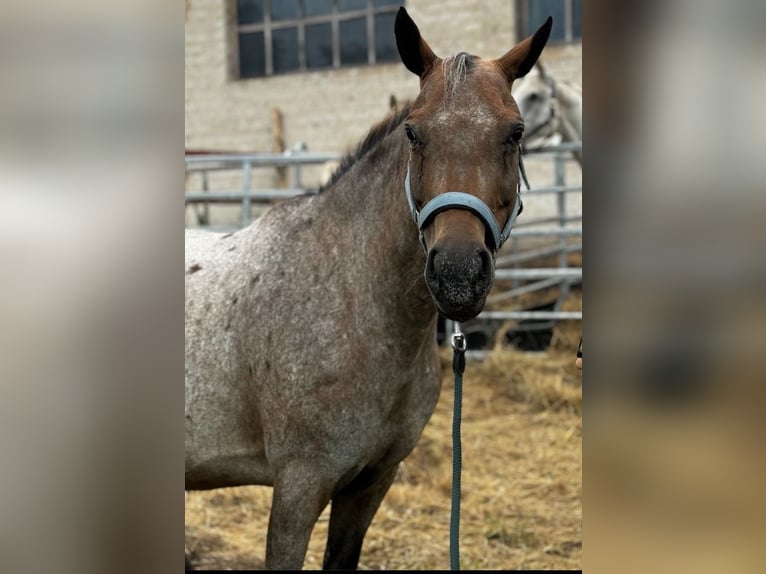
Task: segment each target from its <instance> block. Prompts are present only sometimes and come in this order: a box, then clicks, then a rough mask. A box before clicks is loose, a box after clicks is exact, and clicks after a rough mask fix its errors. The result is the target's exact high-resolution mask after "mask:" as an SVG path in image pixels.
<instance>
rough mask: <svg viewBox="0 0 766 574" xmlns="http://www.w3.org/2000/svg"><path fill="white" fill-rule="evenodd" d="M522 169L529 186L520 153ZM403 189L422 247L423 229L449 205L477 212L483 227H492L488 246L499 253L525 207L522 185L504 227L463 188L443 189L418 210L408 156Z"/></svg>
mask: <svg viewBox="0 0 766 574" xmlns="http://www.w3.org/2000/svg"><path fill="white" fill-rule="evenodd" d="M519 170H520V172H521V177H522V179H523V180H524V183H525V184H526V186H527V189H529V182H528V181H527V174H526V170H525V169H524V163H523V161H522V160H521V156H520V155H519ZM404 191H405V193H406V194H407V203H409V206H410V212H411V213H412V218H413V219H414V220H415V223H416V224H417V226H418V230H419V231H420V243H421V244H422V245H423V249H426V242H425V238H424V237H423V230H424V229H425V228H426V227H428V225H429V224H430V223H431V222H432V221H433V219H434V218H435V217H436V215H437V214H438V213H441V212H442V211H446V210H448V209H465V210H467V211H470V212H472V213H473V214H475V215H476V216H477V217H478V218H479V219H481V221H482V222H483V223H484V227H485V228H486V229H487V231H489V236H490V240H491V242H492V245H490V246H489V247H490V249H492V252H493V253H496V252H497V251H498V249H500V247H502V245H503V243H505V242H506V240H507V239H508V236H509V235H510V234H511V228H512V227H513V224H514V223H515V222H516V218H517V217H518V215H519V213H520V212H521V209H522V203H521V186H519V187H518V188H517V190H516V202H515V203H514V204H513V210H512V211H511V214H510V216H509V217H508V220H507V221H506V222H505V225H504V226H503V229H502V230H501V229H500V226H499V225H498V224H497V220H496V219H495V215H494V214H493V213H492V210H491V209H490V208H489V206H487V204H486V203H484V202H483V201H482V200H481V199H479V198H478V197H476V196H475V195H471V194H470V193H464V192H462V191H448V192H446V193H441V194H439V195H437V196H436V197H434V198H433V199H432V200H431V201H429V202H428V203H426V204H425V205H424V206H423V209H422V210H421V211H418V209H417V207H415V199H414V198H413V196H412V187H411V186H410V162H409V160H408V161H407V177H406V178H405V179H404Z"/></svg>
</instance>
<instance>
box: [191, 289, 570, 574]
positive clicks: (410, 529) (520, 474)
mask: <svg viewBox="0 0 766 574" xmlns="http://www.w3.org/2000/svg"><path fill="white" fill-rule="evenodd" d="M564 308H565V309H566V308H570V309H581V308H582V307H581V302H580V300H579V294H577V295H573V296H572V297H571V300H569V301H567V304H566V305H565V306H564ZM579 334H580V325H579V322H578V323H575V324H562V325H560V327H559V328H557V330H556V332H555V333H554V339H553V341H552V344H551V348H550V350H549V351H547V352H545V353H535V354H530V353H522V352H518V351H514V350H508V349H507V348H506V349H502V348H500V347H498V348H496V349H495V351H494V352H493V353H492V354H491V355H489V356H488V357H487V358H486V359H484V360H469V361H468V366H467V370H466V373H465V378H464V387H463V423H462V436H463V443H462V444H463V474H462V484H463V491H462V503H461V504H462V513H461V530H460V534H461V536H460V550H461V561H462V568H463V569H466V570H468V569H535V568H538V569H580V568H581V567H582V564H581V563H582V442H581V437H582V418H581V412H582V387H581V373H580V371H577V369H576V368H575V366H574V359H575V350H576V348H577V342H578V340H579V336H580V335H579ZM441 357H442V366H443V387H442V394H441V397H440V400H439V403H438V405H437V408H436V412H435V413H434V416H433V417H432V419H431V420H430V422H429V423H428V425H427V426H426V429H425V431H424V432H423V436H422V437H421V439H420V441H419V443H418V445H417V447H416V448H415V450H414V451H413V452H412V454H410V456H409V457H407V458H406V459H405V461H404V462H403V463H402V465H401V467H400V471H399V475H398V477H397V479H396V482H395V483H394V485H393V486H392V487H391V490H390V491H389V493H388V495H387V496H386V498H385V500H384V501H383V504H382V505H381V507H380V510H379V511H378V513H377V515H376V516H375V519H374V521H373V523H372V525H371V527H370V529H369V531H368V534H367V537H366V539H365V544H364V548H363V549H362V556H361V561H360V569H371V570H380V569H396V570H398V569H414V570H426V569H448V568H449V514H450V484H451V473H452V470H451V469H452V460H451V457H452V444H451V425H452V406H453V382H452V372H451V366H450V365H451V352H450V351H449V350H447V349H445V350H444V351H443V352H442V355H441ZM270 503H271V489H270V488H268V487H237V488H227V489H219V490H214V491H208V492H191V493H187V494H186V551H187V554H189V555H190V556H191V559H192V564H193V565H194V567H195V568H198V569H216V568H218V569H235V570H236V569H260V568H263V556H264V552H265V543H266V527H267V523H268V515H269V508H270ZM328 516H329V514H328V511H327V510H326V511H325V513H324V514H323V515H322V516H321V517H320V520H319V522H318V523H317V525H316V527H315V529H314V532H313V535H312V538H311V543H310V545H309V551H308V554H307V556H306V562H305V568H306V569H319V568H321V564H322V553H323V551H324V542H325V540H326V536H327V519H328Z"/></svg>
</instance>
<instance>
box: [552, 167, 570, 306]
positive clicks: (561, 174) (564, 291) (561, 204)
mask: <svg viewBox="0 0 766 574" xmlns="http://www.w3.org/2000/svg"><path fill="white" fill-rule="evenodd" d="M554 161H555V170H556V185H557V186H560V187H561V191H559V192H558V193H557V194H556V199H557V201H558V215H559V229H563V228H564V227H565V226H566V223H567V219H566V218H567V213H566V209H567V208H566V203H567V202H566V199H567V197H566V158H565V156H564V154H562V153H557V154H556V156H555V160H554ZM559 248H560V249H561V250H560V251H559V267H561V268H566V267H567V265H568V261H567V239H566V237H565V236H564V235H561V236H560V237H559ZM559 289H560V292H559V299H558V301H557V302H556V310H559V309H561V306H562V305H563V303H564V300H565V299H566V298H567V297H568V296H569V283H568V282H566V281H562V282H561V284H560V285H559Z"/></svg>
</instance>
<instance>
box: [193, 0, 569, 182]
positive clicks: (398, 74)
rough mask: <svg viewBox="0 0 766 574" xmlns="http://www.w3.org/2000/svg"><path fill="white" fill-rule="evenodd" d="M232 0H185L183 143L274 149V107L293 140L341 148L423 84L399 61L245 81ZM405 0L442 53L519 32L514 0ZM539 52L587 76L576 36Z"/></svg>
mask: <svg viewBox="0 0 766 574" xmlns="http://www.w3.org/2000/svg"><path fill="white" fill-rule="evenodd" d="M235 4H236V2H234V1H233V0H227V1H221V0H190V2H189V5H188V9H187V19H186V147H187V148H195V149H200V148H201V149H220V150H237V151H270V150H271V148H272V123H271V110H272V108H274V107H277V108H279V109H280V110H281V112H282V114H283V128H284V134H283V135H284V141H285V145H286V146H287V147H288V148H289V147H292V146H293V145H295V144H297V143H298V142H305V143H306V144H307V146H308V149H309V150H312V151H330V152H344V151H346V150H347V149H349V148H351V147H352V146H353V145H354V144H355V143H356V142H357V141H358V140H359V139H360V138H362V137H363V136H364V135H365V134H366V133H367V131H368V130H369V128H370V126H371V125H372V124H374V123H375V122H377V121H378V120H380V119H381V118H382V117H383V116H384V115H385V114H386V113H387V111H388V109H389V100H390V98H391V96H392V95H393V96H395V97H396V99H397V101H398V102H403V101H405V100H407V99H411V98H414V97H415V96H416V95H417V93H418V79H417V77H416V76H415V75H413V74H412V73H410V72H409V71H408V70H407V69H406V68H405V67H404V66H403V65H402V64H401V63H392V64H378V65H374V66H360V67H355V68H342V69H338V70H323V71H317V72H307V73H293V74H286V75H281V76H273V77H268V78H257V79H247V80H240V79H238V78H237V74H236V51H237V37H236V22H235V20H234V7H235ZM406 6H407V10H408V12H409V13H410V15H411V16H412V18H413V19H414V20H415V22H416V23H417V24H418V27H419V28H420V31H421V34H422V35H423V37H424V38H425V39H426V41H427V42H428V43H429V45H430V46H431V48H432V49H433V50H434V52H435V53H436V54H437V55H441V56H449V55H453V54H455V53H457V52H459V51H466V52H469V53H472V54H476V55H478V56H481V57H485V58H495V57H498V56H501V55H502V54H503V53H505V52H506V51H507V50H508V49H510V48H511V47H512V46H513V44H514V43H515V41H516V32H515V18H514V2H513V0H484V1H482V2H481V3H478V2H466V1H465V0H408V1H407V2H406ZM392 33H393V31H392ZM543 55H544V57H543V61H544V62H545V63H546V64H547V66H548V68H549V69H550V71H551V72H552V73H553V74H554V75H555V76H556V77H559V78H561V79H562V80H567V81H572V82H575V83H577V84H581V76H582V66H581V57H582V46H581V44H580V43H577V44H568V45H549V46H548V47H546V49H545V51H544V52H543ZM321 173H322V170H321V169H319V168H315V169H313V170H312V169H309V170H307V171H306V172H304V177H303V180H304V183H305V184H307V185H316V184H318V183H319V180H320V178H321ZM254 175H255V177H254V184H255V185H256V186H263V187H270V186H273V185H275V182H276V177H277V176H276V172H275V170H273V169H270V170H260V172H256V173H255V174H254ZM220 177H225V176H220ZM229 177H230V178H231V177H233V176H232V175H230V176H229ZM189 184H190V186H196V184H195V182H191V181H190V182H189ZM213 185H215V182H213Z"/></svg>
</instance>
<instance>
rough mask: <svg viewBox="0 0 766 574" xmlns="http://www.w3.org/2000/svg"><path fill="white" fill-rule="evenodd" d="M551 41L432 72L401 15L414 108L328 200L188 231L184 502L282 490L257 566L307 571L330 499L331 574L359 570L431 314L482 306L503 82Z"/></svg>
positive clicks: (411, 424) (455, 314) (495, 209)
mask: <svg viewBox="0 0 766 574" xmlns="http://www.w3.org/2000/svg"><path fill="white" fill-rule="evenodd" d="M550 29H551V20H550V19H548V21H546V23H545V24H544V25H543V26H542V27H541V28H540V29H539V30H538V31H537V32H536V33H535V34H533V35H532V36H530V37H529V38H527V39H525V40H524V41H522V42H520V43H519V44H517V45H516V46H515V47H513V48H512V49H511V50H510V51H508V52H507V53H506V54H505V55H503V56H501V57H500V58H497V59H495V60H483V59H480V58H478V57H476V56H471V55H468V54H465V53H460V54H458V55H457V56H454V57H451V58H445V59H441V58H438V57H437V56H436V55H435V54H434V52H433V51H432V50H431V48H430V47H429V46H428V44H427V43H426V42H425V40H423V39H422V38H421V36H420V32H419V30H418V27H417V26H416V25H415V23H414V22H413V21H412V19H411V18H410V16H409V15H408V14H407V12H406V11H405V10H404V8H401V9H400V10H399V13H398V14H397V18H396V25H395V35H396V43H397V47H398V49H399V54H400V56H401V58H402V61H403V62H404V65H405V66H406V67H407V69H409V70H410V71H411V72H413V73H415V74H416V75H417V76H418V77H419V78H420V94H419V95H418V97H417V99H416V100H415V101H414V102H413V103H412V104H411V105H408V106H407V107H406V108H405V109H403V110H402V111H400V112H398V113H394V114H392V115H391V116H389V117H388V118H386V119H385V120H384V121H383V122H381V123H380V124H378V125H377V126H375V127H373V128H372V130H371V131H370V132H369V134H368V135H367V137H366V138H365V139H364V141H362V143H361V144H360V145H359V146H358V148H357V149H356V151H355V152H353V153H351V154H350V155H349V156H347V157H346V158H345V159H344V161H343V162H342V163H341V165H340V167H339V168H338V171H337V172H336V173H335V175H334V176H333V178H332V180H331V182H330V183H329V184H328V186H327V187H326V188H325V189H323V190H322V191H321V193H318V194H315V195H312V196H308V197H304V198H300V199H295V200H290V201H286V202H283V203H281V204H279V205H277V206H274V207H273V208H272V209H270V210H269V211H268V212H267V213H265V214H264V215H263V216H262V217H261V218H259V219H258V220H257V221H256V222H255V223H253V224H252V225H251V226H250V227H247V228H245V229H242V230H240V231H238V232H236V233H233V234H228V235H219V234H214V233H206V232H202V231H192V230H189V231H187V236H186V252H187V254H186V412H185V416H186V419H185V422H186V488H187V490H195V489H211V488H218V487H225V486H235V485H248V484H262V485H271V486H273V487H274V489H273V499H272V506H271V514H270V517H269V527H268V533H267V537H266V539H267V542H266V563H265V565H266V568H268V569H300V568H302V566H303V561H304V557H305V553H306V548H307V545H308V541H309V538H310V536H311V532H312V529H313V527H314V524H315V522H316V520H317V518H318V517H319V515H320V514H321V512H322V511H323V510H324V508H325V507H326V506H327V505H328V504H330V503H332V505H331V512H330V524H329V534H328V539H327V546H326V549H325V554H324V567H325V568H326V569H353V568H356V567H357V564H358V561H359V556H360V552H361V549H362V543H363V540H364V536H365V533H366V532H367V528H368V527H369V525H370V523H371V521H372V519H373V516H374V515H375V513H376V511H377V509H378V507H379V506H380V503H381V501H382V500H383V497H384V496H385V494H386V492H387V491H388V489H389V487H390V485H391V483H392V481H393V480H394V477H395V475H396V471H397V468H398V466H399V463H400V462H401V461H402V460H403V459H404V458H405V457H406V456H407V455H408V454H409V453H410V452H411V451H412V449H413V448H414V447H415V444H416V443H417V441H418V438H419V437H420V435H421V432H422V431H423V428H424V427H425V425H426V423H427V422H428V420H429V418H430V417H431V414H432V413H433V410H434V407H435V405H436V402H437V399H438V397H439V390H440V383H439V376H438V368H437V367H438V356H437V353H436V351H437V347H436V330H435V327H436V320H437V312H441V313H442V314H443V315H444V316H446V317H448V318H450V319H453V320H457V321H464V320H467V319H469V318H472V317H475V316H476V315H477V314H478V313H479V312H480V311H481V310H482V308H483V306H484V302H485V300H486V297H487V294H488V292H489V290H490V288H491V286H492V281H493V276H494V254H495V251H496V250H497V249H498V248H499V247H500V244H501V243H502V241H503V239H505V237H506V236H507V233H508V231H509V228H510V223H512V220H513V219H514V218H515V216H516V215H517V214H518V211H519V206H520V202H519V201H518V193H519V146H518V142H519V140H520V139H521V136H522V130H523V123H522V119H521V116H520V115H519V110H518V108H517V106H516V103H515V102H514V100H513V98H512V97H511V84H512V82H513V81H514V80H515V79H516V78H519V77H521V76H523V75H524V74H526V73H527V72H528V71H529V70H530V69H531V68H532V66H533V65H534V64H535V62H536V61H537V58H538V57H539V55H540V53H541V51H542V49H543V47H544V46H545V44H546V42H547V40H548V35H549V33H550ZM405 182H406V185H405ZM448 194H449V195H448ZM410 202H411V203H410ZM413 217H414V218H416V219H417V221H416V222H414V221H413ZM421 230H422V236H421V234H420V232H421ZM501 230H502V231H501ZM446 535H447V533H446V530H445V536H446Z"/></svg>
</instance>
